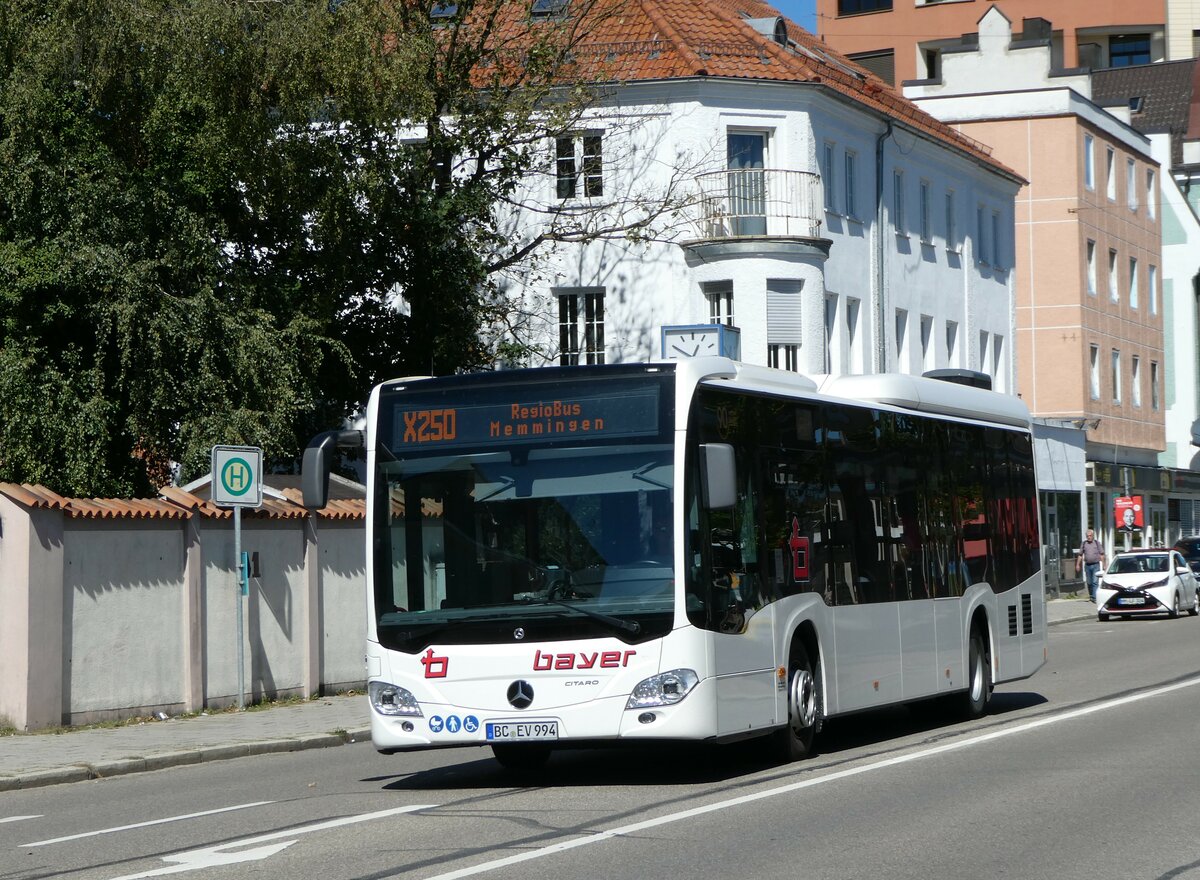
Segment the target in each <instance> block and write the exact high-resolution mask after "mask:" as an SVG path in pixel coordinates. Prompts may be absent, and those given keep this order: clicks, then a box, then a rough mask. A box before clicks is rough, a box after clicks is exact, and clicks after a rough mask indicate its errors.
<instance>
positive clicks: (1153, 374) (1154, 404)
mask: <svg viewBox="0 0 1200 880" xmlns="http://www.w3.org/2000/svg"><path fill="white" fill-rule="evenodd" d="M1150 408H1151V409H1152V410H1154V411H1155V412H1157V411H1158V364H1157V363H1156V362H1155V361H1150Z"/></svg>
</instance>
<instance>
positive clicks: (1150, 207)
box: [1146, 168, 1158, 220]
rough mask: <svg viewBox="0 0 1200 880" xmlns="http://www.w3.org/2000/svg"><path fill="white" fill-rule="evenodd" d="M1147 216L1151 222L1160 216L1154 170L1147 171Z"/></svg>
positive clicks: (1148, 169)
mask: <svg viewBox="0 0 1200 880" xmlns="http://www.w3.org/2000/svg"><path fill="white" fill-rule="evenodd" d="M1146 216H1148V217H1149V218H1150V219H1151V220H1153V219H1154V218H1155V217H1157V216H1158V186H1157V180H1156V178H1155V176H1154V169H1153V168H1147V169H1146Z"/></svg>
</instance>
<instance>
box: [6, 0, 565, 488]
mask: <svg viewBox="0 0 1200 880" xmlns="http://www.w3.org/2000/svg"><path fill="white" fill-rule="evenodd" d="M490 2H494V3H495V5H494V6H486V5H485V3H480V2H475V0H466V2H464V3H462V4H460V11H461V14H460V16H459V18H457V19H456V20H455V21H454V22H453V26H452V27H450V28H449V29H447V28H436V29H435V28H431V26H430V20H429V5H430V4H429V3H427V2H420V0H396V2H391V0H343V2H340V3H336V2H335V3H331V2H330V0H183V2H172V0H7V2H6V3H5V4H3V5H0V480H9V481H22V482H38V483H42V484H44V485H47V486H49V487H51V488H53V489H55V490H57V491H59V492H61V493H64V494H69V495H72V494H73V495H124V496H129V495H139V494H145V493H147V492H150V491H152V490H154V489H155V488H156V487H158V486H160V485H162V484H163V483H165V482H166V481H167V480H168V478H169V466H170V464H171V463H172V462H176V463H180V464H181V465H182V478H183V479H184V480H187V479H191V478H193V477H195V476H197V475H199V474H202V473H204V472H205V471H207V468H208V455H209V449H210V447H211V446H212V445H213V444H215V443H234V444H243V443H244V444H253V445H258V446H261V447H263V449H264V452H265V453H266V455H267V457H268V459H269V460H273V461H276V462H280V461H282V462H287V461H291V460H292V459H293V458H294V456H295V455H296V454H297V451H298V449H299V448H300V447H302V446H303V445H304V443H305V442H306V440H307V438H308V437H309V436H310V435H311V434H312V433H315V432H316V431H317V430H320V429H323V428H325V427H330V426H333V425H336V424H337V423H338V422H339V421H340V420H341V419H342V418H344V417H345V416H346V415H347V414H349V413H351V412H353V411H354V410H355V409H356V408H357V407H358V406H359V405H361V402H362V400H363V398H364V397H365V394H366V391H367V389H368V388H369V387H370V385H371V384H373V383H375V382H377V381H379V380H381V379H385V378H388V377H390V376H393V375H409V374H414V373H435V374H436V373H448V372H456V371H464V370H471V369H479V368H482V367H484V366H486V365H488V364H489V363H491V362H492V361H493V359H494V357H495V354H496V352H494V351H492V350H491V349H490V348H489V347H488V345H487V344H485V342H484V341H482V340H481V334H480V328H481V327H482V326H486V325H488V324H489V322H491V321H493V320H495V318H496V317H497V315H498V314H500V313H501V306H500V303H501V300H500V298H499V297H498V296H497V294H496V291H495V290H494V288H493V285H492V283H491V278H492V274H493V273H494V272H495V271H496V270H497V269H499V268H503V267H506V266H509V265H512V264H514V263H515V262H517V261H519V260H521V259H525V258H527V257H528V256H529V254H530V253H531V252H532V251H533V250H534V249H535V248H536V246H537V245H538V244H539V243H540V242H539V241H537V240H535V241H533V242H532V243H530V242H527V241H515V240H512V239H511V238H510V237H508V236H507V234H505V233H502V232H501V231H500V230H499V229H498V228H497V221H496V216H497V212H496V210H495V209H496V206H497V204H502V203H504V202H505V201H506V200H508V199H510V198H511V197H512V194H513V192H514V191H515V189H516V188H517V186H518V183H519V181H520V180H521V179H522V177H523V176H524V175H526V174H528V172H529V171H530V169H531V168H533V167H534V166H535V165H536V164H537V163H538V162H544V161H545V159H546V148H545V144H546V137H547V135H548V134H550V135H552V134H553V132H554V131H561V130H564V128H565V127H566V126H569V125H570V124H571V121H572V119H573V118H574V117H575V116H576V115H577V114H578V112H579V108H580V107H581V106H583V104H584V103H585V100H586V97H587V96H586V91H585V90H582V89H579V88H577V87H576V88H574V89H570V90H568V91H567V92H565V93H563V94H562V95H560V96H559V97H558V98H557V99H555V100H552V101H548V100H547V99H548V98H550V97H551V95H552V94H553V89H554V85H555V83H556V82H557V81H558V80H560V79H561V75H562V72H563V70H564V66H563V65H564V59H565V58H567V57H568V53H569V47H570V43H571V41H572V40H573V39H576V38H577V34H575V33H574V32H572V31H571V27H575V26H577V25H578V24H579V22H578V21H576V22H575V23H574V25H571V26H568V25H562V24H553V23H546V24H545V25H544V26H539V28H538V29H536V34H535V35H534V36H533V37H532V38H531V39H530V40H527V41H526V42H525V43H524V44H523V45H522V46H521V47H520V50H519V51H518V50H517V49H516V48H514V46H513V45H512V44H505V43H503V41H500V40H499V38H498V37H497V33H498V31H497V28H498V27H499V23H500V22H502V21H503V20H504V17H503V16H502V15H499V14H498V13H500V12H501V11H502V9H503V8H504V6H505V4H504V3H503V2H501V0H490ZM581 2H582V0H581ZM481 70H486V71H490V73H489V74H487V76H488V77H490V79H486V80H485V81H481V80H480V79H479V77H480V71H481ZM473 77H474V79H473ZM399 121H405V124H406V125H407V128H404V129H402V128H401V126H400V124H399ZM405 135H407V136H405ZM398 295H402V297H403V303H404V304H405V306H406V308H403V309H402V308H398V307H397V306H398ZM508 345H509V347H511V345H512V343H508Z"/></svg>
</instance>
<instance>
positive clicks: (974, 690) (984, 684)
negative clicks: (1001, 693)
mask: <svg viewBox="0 0 1200 880" xmlns="http://www.w3.org/2000/svg"><path fill="white" fill-rule="evenodd" d="M991 696H992V663H991V658H989V657H988V654H987V645H986V644H985V642H984V638H983V632H982V631H981V630H980V628H979V627H972V629H971V643H970V649H969V651H968V657H967V689H966V690H965V691H963V693H962V695H961V696H960V697H959V708H960V709H961V711H962V714H963V715H964V716H966V717H967V718H979V717H980V716H981V715H983V713H984V712H986V711H987V705H988V700H990V699H991Z"/></svg>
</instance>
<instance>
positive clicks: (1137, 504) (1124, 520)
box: [1113, 495, 1146, 532]
mask: <svg viewBox="0 0 1200 880" xmlns="http://www.w3.org/2000/svg"><path fill="white" fill-rule="evenodd" d="M1143 512H1144V509H1143V505H1142V496H1141V495H1129V496H1126V497H1123V498H1114V499H1113V519H1114V521H1115V522H1116V524H1117V530H1118V531H1121V532H1137V531H1141V529H1142V528H1143V527H1144V526H1145V525H1146V522H1145V520H1144V519H1143Z"/></svg>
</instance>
